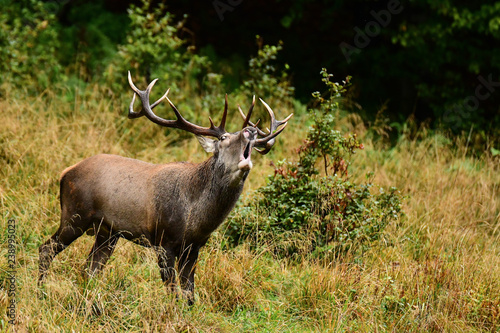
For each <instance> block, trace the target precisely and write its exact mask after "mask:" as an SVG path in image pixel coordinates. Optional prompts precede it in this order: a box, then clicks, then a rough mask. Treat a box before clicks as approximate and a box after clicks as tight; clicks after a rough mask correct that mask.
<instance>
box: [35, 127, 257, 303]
mask: <svg viewBox="0 0 500 333" xmlns="http://www.w3.org/2000/svg"><path fill="white" fill-rule="evenodd" d="M244 131H246V134H245V135H243V134H242V133H243V132H244ZM249 133H250V134H249ZM226 137H227V138H225V139H224V140H223V141H213V140H209V139H203V140H201V139H200V142H202V145H203V146H204V148H206V149H207V150H209V151H213V152H214V155H213V156H211V157H210V158H209V159H208V160H206V161H205V162H202V163H200V164H192V163H169V164H160V165H155V164H150V163H146V162H142V161H138V160H134V159H130V158H124V157H120V156H115V155H96V156H93V157H90V158H87V159H85V160H83V161H81V162H80V163H78V164H76V165H73V166H71V167H69V168H67V169H65V170H64V171H63V173H62V176H61V180H60V201H61V223H60V226H59V228H58V230H57V231H56V232H55V233H54V235H53V236H52V237H51V238H50V239H49V240H48V241H47V242H45V243H44V244H43V245H42V246H40V263H39V265H40V279H39V283H40V284H41V283H42V282H43V279H44V277H45V275H46V273H47V270H48V268H49V266H50V263H51V262H52V260H53V259H54V257H55V256H56V255H57V254H58V253H59V252H61V251H62V250H64V249H65V248H66V247H67V246H68V245H70V244H71V243H72V242H73V241H74V240H75V239H77V238H78V237H80V236H81V235H82V234H84V233H85V232H87V233H88V234H90V235H95V238H96V241H95V244H94V246H93V248H92V250H91V252H90V254H89V258H88V262H87V267H86V271H87V272H88V273H89V274H90V275H93V274H94V273H96V272H98V271H99V270H100V269H101V268H102V267H103V266H104V265H105V263H106V261H107V260H108V259H109V257H110V256H111V254H112V253H113V250H114V248H115V246H116V243H117V241H118V239H119V238H125V239H128V240H130V241H133V242H135V243H138V244H141V245H144V246H151V247H153V248H154V249H155V250H156V251H157V253H158V264H159V266H160V269H161V276H162V279H163V281H164V282H165V284H167V285H168V286H173V285H174V284H175V283H176V281H175V276H176V274H175V273H174V269H175V267H174V266H175V265H174V264H175V261H176V259H177V261H178V269H179V270H180V274H179V275H180V283H181V286H182V288H183V290H184V291H185V292H186V293H187V294H188V296H189V299H190V300H192V292H193V289H194V264H195V263H196V260H197V257H198V251H199V249H200V248H201V247H202V246H203V245H204V244H205V243H206V242H207V240H208V238H209V236H210V234H211V233H212V232H213V231H214V230H215V229H216V228H217V227H218V226H219V225H220V224H221V223H222V222H223V221H224V219H225V218H226V216H227V215H228V214H229V212H230V211H231V209H232V208H233V207H234V205H235V203H236V201H237V200H238V198H239V196H240V194H241V191H242V189H243V184H244V181H245V179H246V177H247V175H248V172H249V167H247V168H242V169H240V166H239V164H238V163H239V161H240V159H241V158H240V156H242V154H243V151H244V150H245V149H247V151H248V149H250V151H251V148H252V146H253V142H254V141H255V139H256V137H257V133H256V131H255V129H254V128H253V127H248V128H246V129H244V130H242V131H240V132H237V133H234V134H230V133H227V135H226ZM250 167H251V165H250Z"/></svg>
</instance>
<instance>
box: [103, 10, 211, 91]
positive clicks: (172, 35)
mask: <svg viewBox="0 0 500 333" xmlns="http://www.w3.org/2000/svg"><path fill="white" fill-rule="evenodd" d="M128 13H129V18H130V21H131V26H130V30H129V32H128V35H127V37H126V43H125V44H123V45H119V46H118V54H117V55H116V57H115V59H113V60H112V61H111V63H110V65H109V66H108V68H107V70H106V73H105V76H106V77H107V79H108V82H109V84H110V85H112V86H113V89H114V91H120V92H122V91H123V89H126V90H127V91H128V85H126V84H124V82H126V75H127V71H129V70H130V71H131V74H132V76H133V77H134V81H135V82H136V85H137V86H138V87H142V86H143V85H146V84H148V83H149V82H150V81H152V80H153V79H155V78H159V80H160V81H161V82H164V83H167V84H168V86H169V87H171V89H172V91H173V93H176V92H177V91H178V90H179V89H178V86H177V85H178V83H179V82H181V81H185V80H186V79H187V81H189V78H190V77H191V78H196V77H197V76H199V75H201V74H205V72H206V70H207V67H208V64H209V63H208V60H207V59H206V58H205V57H202V56H199V55H197V54H195V53H193V52H191V51H190V48H189V47H186V45H185V44H186V41H185V40H183V39H181V38H179V36H178V30H179V27H181V26H182V22H180V23H179V22H175V21H174V17H173V15H172V14H170V13H169V12H167V11H166V8H165V6H164V5H163V4H161V3H160V4H159V5H158V6H156V7H153V2H152V1H151V0H142V6H141V7H137V6H134V5H132V6H131V7H130V9H129V10H128ZM139 77H140V78H142V80H141V79H138V78H139ZM192 81H194V82H196V81H198V80H192ZM144 88H145V86H144Z"/></svg>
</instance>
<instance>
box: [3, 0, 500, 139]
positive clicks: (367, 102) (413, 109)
mask: <svg viewBox="0 0 500 333" xmlns="http://www.w3.org/2000/svg"><path fill="white" fill-rule="evenodd" d="M0 3H2V7H3V12H4V13H3V14H2V15H3V18H4V24H3V25H4V31H3V32H2V33H0V38H1V37H3V38H1V39H0V43H2V44H4V45H6V43H8V39H9V31H8V29H5V27H6V26H8V25H9V22H8V21H9V20H12V19H13V18H14V17H15V16H19V13H21V16H22V15H24V19H25V20H26V24H33V23H30V22H29V21H30V19H29V18H27V17H26V15H28V16H29V15H32V16H33V17H37V14H36V12H37V10H38V11H40V13H45V14H43V15H49V14H50V15H52V16H53V20H49V21H50V24H51V27H52V29H53V31H52V33H53V34H55V35H56V38H57V43H56V44H55V47H54V48H53V49H49V48H48V47H49V46H50V43H45V44H44V40H43V38H48V37H47V36H45V37H44V36H43V34H39V36H37V38H38V40H36V42H37V43H40V45H39V46H33V48H37V47H38V48H40V49H41V50H38V51H34V50H33V49H31V50H29V52H38V53H41V54H44V55H45V56H49V55H50V56H53V57H55V58H57V65H58V66H59V65H60V66H61V67H60V68H61V70H60V72H64V71H65V75H66V76H65V77H66V78H67V77H68V76H71V74H70V73H69V72H68V68H69V67H71V66H72V65H74V64H75V63H77V62H79V63H84V67H85V68H84V71H85V75H79V79H82V78H83V79H84V80H86V81H89V80H95V79H96V78H98V77H100V76H101V74H102V73H103V72H105V70H106V68H107V66H108V64H109V62H110V61H111V59H112V58H113V57H114V55H115V54H116V53H117V52H118V45H122V44H124V43H125V42H126V38H130V34H129V33H128V32H129V30H130V23H131V21H130V18H129V16H128V14H127V10H128V9H129V8H130V5H136V6H139V7H140V6H141V2H140V1H118V0H93V1H80V0H73V1H72V0H68V1H64V0H50V1H44V2H43V4H44V8H43V10H42V9H40V8H38V7H36V5H35V4H36V3H38V2H35V1H16V2H13V1H8V0H3V1H1V2H0ZM159 4H161V3H160V2H156V3H155V2H153V6H151V7H150V10H151V11H153V8H156V7H157V5H159ZM162 4H163V5H164V6H163V7H161V8H162V9H161V10H162V11H163V12H164V13H167V12H168V13H171V14H172V15H171V16H170V21H171V22H174V23H175V24H174V26H175V27H176V31H175V32H174V33H175V35H176V37H178V38H179V39H180V40H181V41H182V42H181V44H182V47H183V48H185V49H187V50H188V51H189V52H190V53H192V54H196V55H199V56H204V57H206V58H207V59H209V61H210V64H211V69H210V70H211V71H214V72H217V73H221V74H223V84H224V85H225V87H226V90H228V91H231V89H236V88H237V87H238V85H239V84H240V83H241V81H242V80H244V79H245V77H244V76H245V71H246V69H247V66H248V58H249V55H252V54H256V53H257V50H258V49H259V48H262V46H263V45H281V47H282V50H280V52H279V53H278V54H277V59H276V60H275V61H274V65H275V66H278V67H280V68H284V69H285V71H286V72H287V73H288V75H289V76H288V79H289V80H290V81H291V85H292V86H293V87H295V98H297V99H299V100H300V101H301V102H303V103H308V102H309V101H310V99H311V92H312V91H316V90H320V89H321V82H320V81H319V80H318V79H317V78H318V75H319V72H320V70H321V68H323V67H326V68H328V70H329V72H331V73H333V74H334V75H335V77H336V79H337V80H339V81H340V80H342V79H343V78H345V77H346V76H347V75H351V76H352V77H353V80H352V83H353V85H352V87H351V89H350V93H349V97H350V99H351V101H353V103H352V105H354V107H355V108H356V112H357V113H360V114H361V115H362V116H363V118H364V119H366V121H372V120H373V119H374V118H375V115H376V114H377V112H379V111H380V110H383V111H384V113H385V114H386V115H387V116H388V117H389V118H390V120H391V123H392V124H396V125H397V124H401V123H403V122H405V121H406V120H407V119H409V118H410V117H411V118H414V119H416V120H417V121H418V122H427V123H429V124H430V126H431V127H432V128H444V129H446V130H450V131H452V132H454V133H455V134H460V133H463V132H468V131H470V129H471V128H474V129H475V130H479V131H480V132H481V133H482V135H483V136H489V135H492V134H493V135H497V134H498V128H499V127H500V126H499V125H500V112H499V102H500V91H499V90H500V83H497V82H500V75H499V74H500V71H499V69H500V44H499V41H500V2H495V1H491V2H490V1H486V2H485V1H460V0H443V1H429V0H415V1H396V0H390V1H385V0H384V1H372V0H351V1H344V0H324V1H311V0H299V1H280V0H273V1H261V0H256V1H245V0H213V1H200V2H190V1H166V2H163V3H162ZM29 8H31V14H30V13H27V12H26V11H28V9H29ZM33 12H34V13H35V14H33ZM47 13H48V14H47ZM38 15H39V16H40V14H38ZM43 15H42V16H40V17H38V20H39V22H42V23H43V22H44V20H45V19H44V17H43ZM6 22H7V23H6ZM38 24H39V23H38ZM21 26H22V24H21ZM2 34H3V35H4V36H2ZM127 36H129V37H127ZM256 36H259V38H256ZM130 42H131V41H130V40H129V41H128V43H130ZM43 45H45V46H46V47H44V46H43ZM156 52H158V53H162V52H166V51H165V50H164V49H162V48H161V45H159V47H158V49H157V50H156ZM51 54H53V55H51ZM2 57H3V67H4V68H3V71H4V72H5V71H11V70H12V68H13V66H12V65H11V64H9V62H10V61H11V60H12V58H11V55H9V54H8V53H6V52H4V54H3V55H2ZM9 57H10V58H9ZM0 66H2V65H0ZM79 70H80V72H81V71H82V68H80V69H79ZM49 76H50V75H49ZM49 81H50V79H49Z"/></svg>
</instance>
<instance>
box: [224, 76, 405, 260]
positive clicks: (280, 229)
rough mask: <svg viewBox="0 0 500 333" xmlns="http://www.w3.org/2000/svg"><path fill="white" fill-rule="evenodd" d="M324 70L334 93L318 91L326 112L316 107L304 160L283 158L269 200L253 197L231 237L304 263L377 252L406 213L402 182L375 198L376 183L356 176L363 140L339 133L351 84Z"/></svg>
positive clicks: (266, 190) (233, 222)
mask: <svg viewBox="0 0 500 333" xmlns="http://www.w3.org/2000/svg"><path fill="white" fill-rule="evenodd" d="M321 74H322V76H323V82H324V83H325V84H326V86H327V92H326V94H327V96H326V97H322V96H321V94H320V93H319V92H315V93H314V94H313V96H314V97H315V99H316V102H317V104H318V105H319V110H311V113H312V115H313V117H312V118H313V120H314V123H313V124H312V127H311V128H310V129H309V131H308V133H307V135H306V140H305V141H304V144H303V145H302V146H301V147H300V148H298V149H297V151H298V153H299V160H298V161H297V162H286V161H284V160H283V161H280V162H279V163H278V165H276V166H275V170H274V175H273V176H271V177H269V181H268V184H267V185H266V186H263V187H261V188H260V189H259V190H258V192H259V193H260V194H261V198H260V199H259V200H258V201H255V198H253V199H252V201H250V202H249V203H248V204H247V205H245V207H243V208H241V209H240V210H238V211H237V212H236V214H235V215H236V217H235V218H232V219H230V221H229V223H228V224H227V232H226V235H227V236H229V238H230V240H231V241H232V242H233V243H241V242H248V241H250V239H252V240H253V242H254V243H257V245H260V244H264V246H265V247H266V248H274V249H275V250H274V252H275V253H277V254H281V255H283V256H285V257H291V256H294V255H299V258H300V260H303V259H304V257H307V256H308V254H310V253H313V255H314V256H315V257H319V258H324V256H325V255H327V256H328V255H330V254H331V255H332V257H333V258H335V257H337V256H341V255H345V254H346V253H347V252H350V253H351V254H354V253H356V252H357V249H358V248H359V249H362V250H366V249H369V248H370V246H371V244H372V243H373V241H375V240H377V239H378V238H379V236H380V234H381V233H382V231H383V230H384V228H385V227H386V226H387V224H388V223H390V222H391V221H394V220H397V219H398V218H399V214H400V212H401V198H400V195H399V194H398V192H397V190H396V189H395V188H394V187H392V188H391V189H390V190H389V193H385V192H384V190H383V188H380V189H379V194H375V195H374V194H372V192H371V191H373V189H372V185H373V184H371V183H366V184H357V183H355V182H352V181H351V180H350V178H352V176H351V175H349V164H350V161H349V159H350V157H351V156H352V155H353V154H354V153H355V152H356V151H355V150H356V149H360V148H363V145H362V144H360V143H359V142H358V140H357V139H356V135H355V134H354V135H353V134H350V135H348V136H344V135H342V134H341V132H340V131H338V130H335V117H334V114H336V113H337V112H338V111H339V99H340V98H341V97H342V94H343V93H345V91H346V86H345V85H346V84H347V83H346V82H344V85H340V84H339V83H337V82H332V81H331V78H332V76H333V75H332V74H328V72H327V71H326V69H323V70H322V71H321ZM348 80H349V78H347V81H348ZM318 160H321V161H322V163H323V167H324V173H323V174H321V172H320V170H319V169H318ZM370 177H371V175H370V174H368V175H367V178H370ZM286 240H288V241H286ZM261 246H262V245H261Z"/></svg>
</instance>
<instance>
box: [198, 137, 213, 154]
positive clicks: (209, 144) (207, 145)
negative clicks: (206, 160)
mask: <svg viewBox="0 0 500 333" xmlns="http://www.w3.org/2000/svg"><path fill="white" fill-rule="evenodd" d="M196 138H197V139H198V141H199V142H200V144H201V146H202V147H203V149H205V151H206V152H207V153H214V152H215V145H216V143H217V141H216V140H212V139H207V138H205V137H204V136H201V135H197V136H196Z"/></svg>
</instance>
